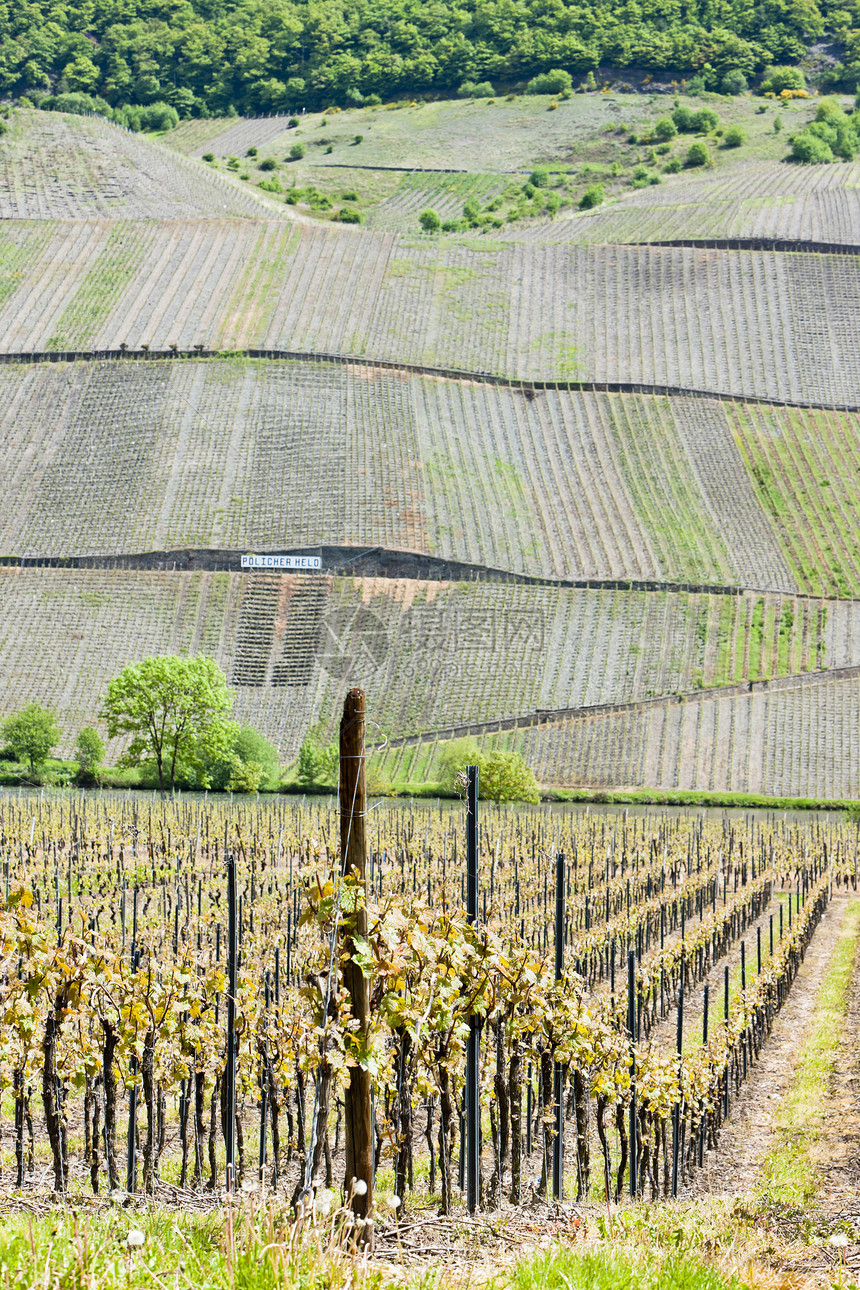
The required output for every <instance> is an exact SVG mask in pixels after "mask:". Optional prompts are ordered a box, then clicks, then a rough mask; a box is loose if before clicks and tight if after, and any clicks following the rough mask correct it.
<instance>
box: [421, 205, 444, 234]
mask: <svg viewBox="0 0 860 1290" xmlns="http://www.w3.org/2000/svg"><path fill="white" fill-rule="evenodd" d="M418 223H419V224H420V225H421V227H422V228H423V230H424V232H425V233H438V232H439V229H440V228H441V227H442V221H441V219H440V218H439V216H438V215H437V214H436V212H435V211H434V210H431V209H430V208H429V206H428V208H427V209H426V210H423V211H422V212H421V214H420V215H419V216H418Z"/></svg>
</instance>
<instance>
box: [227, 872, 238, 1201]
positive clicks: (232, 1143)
mask: <svg viewBox="0 0 860 1290" xmlns="http://www.w3.org/2000/svg"><path fill="white" fill-rule="evenodd" d="M238 954H239V944H238V926H237V918H236V857H235V856H234V855H233V853H232V852H230V853H229V855H228V856H227V1067H226V1069H225V1071H224V1080H225V1083H226V1088H225V1099H224V1101H225V1108H226V1115H225V1119H226V1124H225V1126H224V1131H225V1133H224V1136H225V1143H226V1176H227V1180H226V1189H227V1191H228V1193H229V1192H232V1191H234V1190H235V1187H236V989H237V977H238Z"/></svg>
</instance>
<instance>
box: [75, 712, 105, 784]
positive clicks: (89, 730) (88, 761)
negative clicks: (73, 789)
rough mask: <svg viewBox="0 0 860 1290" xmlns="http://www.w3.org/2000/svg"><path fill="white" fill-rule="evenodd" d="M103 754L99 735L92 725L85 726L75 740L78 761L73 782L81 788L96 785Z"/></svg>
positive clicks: (103, 748) (103, 747) (102, 742)
mask: <svg viewBox="0 0 860 1290" xmlns="http://www.w3.org/2000/svg"><path fill="white" fill-rule="evenodd" d="M104 755H105V746H104V740H103V739H102V737H101V735H100V734H99V732H98V731H97V730H94V729H93V727H92V726H85V727H84V729H83V730H82V731H81V733H80V734H79V735H78V737H77V739H76V740H75V760H76V761H77V763H78V771H77V774H76V775H75V782H76V783H77V784H79V785H80V786H81V787H82V788H95V787H96V785H97V784H98V771H99V766H100V765H101V763H102V760H103V758H104Z"/></svg>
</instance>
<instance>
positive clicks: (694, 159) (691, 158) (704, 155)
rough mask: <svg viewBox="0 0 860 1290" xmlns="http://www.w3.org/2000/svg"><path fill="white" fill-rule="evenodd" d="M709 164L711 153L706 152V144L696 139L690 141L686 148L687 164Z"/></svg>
mask: <svg viewBox="0 0 860 1290" xmlns="http://www.w3.org/2000/svg"><path fill="white" fill-rule="evenodd" d="M710 164H711V154H710V153H709V152H708V145H707V144H706V143H702V142H700V141H699V140H697V141H696V142H695V143H691V144H690V146H689V148H688V149H687V165H688V166H709V165H710Z"/></svg>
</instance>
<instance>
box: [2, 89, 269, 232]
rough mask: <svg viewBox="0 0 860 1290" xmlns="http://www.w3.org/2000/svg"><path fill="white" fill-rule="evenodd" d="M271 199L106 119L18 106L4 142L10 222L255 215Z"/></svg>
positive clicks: (5, 200)
mask: <svg viewBox="0 0 860 1290" xmlns="http://www.w3.org/2000/svg"><path fill="white" fill-rule="evenodd" d="M267 210H268V211H269V213H270V217H275V218H277V216H278V214H279V212H278V209H277V207H275V206H274V204H273V203H271V202H267V200H266V198H265V196H261V195H258V194H257V192H256V191H254V192H249V191H243V190H242V188H241V187H240V185H239V184H238V183H236V182H232V181H231V180H229V179H227V178H225V177H224V176H222V175H214V174H211V173H210V172H208V171H206V170H205V168H204V167H202V166H199V165H195V164H194V163H192V162H190V161H186V160H185V159H184V158H180V157H178V156H177V154H176V153H174V152H172V151H170V150H168V149H167V148H165V147H164V146H163V145H160V144H158V143H155V142H153V141H151V140H144V139H142V138H141V137H140V136H139V135H135V134H131V133H130V132H129V131H128V130H125V129H123V128H122V127H121V126H117V125H112V124H110V123H109V122H108V121H106V120H104V119H103V118H102V117H86V118H84V117H65V116H63V115H61V114H59V113H45V112H19V113H18V114H16V119H15V121H14V123H13V125H12V128H11V130H10V131H9V132H8V133H7V134H5V135H4V136H3V143H2V148H0V218H2V219H4V220H10V219H15V220H20V219H24V220H42V219H66V220H69V219H74V220H78V219H91V218H94V217H100V218H104V217H106V216H112V217H114V218H116V217H125V218H131V219H150V220H165V219H185V218H188V217H196V218H198V219H199V218H201V217H205V216H212V215H221V216H237V215H256V216H257V217H258V218H259V217H260V216H261V215H262V214H263V213H264V212H265V211H267Z"/></svg>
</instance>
